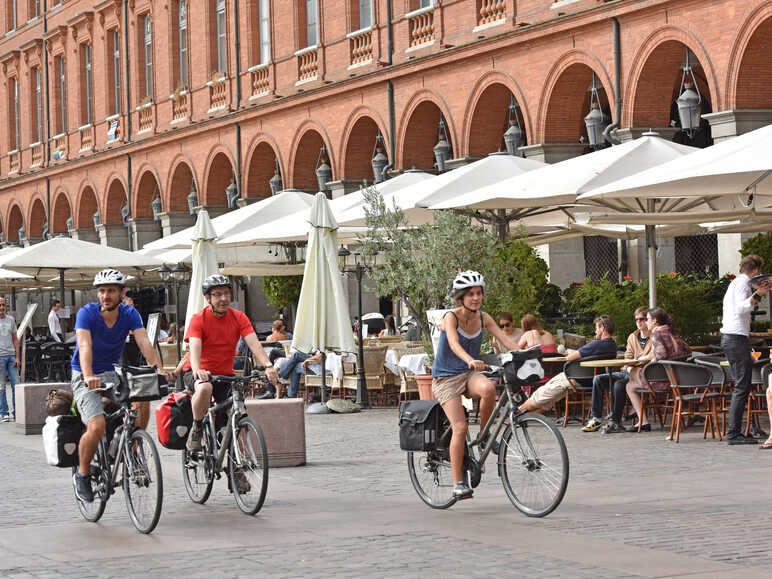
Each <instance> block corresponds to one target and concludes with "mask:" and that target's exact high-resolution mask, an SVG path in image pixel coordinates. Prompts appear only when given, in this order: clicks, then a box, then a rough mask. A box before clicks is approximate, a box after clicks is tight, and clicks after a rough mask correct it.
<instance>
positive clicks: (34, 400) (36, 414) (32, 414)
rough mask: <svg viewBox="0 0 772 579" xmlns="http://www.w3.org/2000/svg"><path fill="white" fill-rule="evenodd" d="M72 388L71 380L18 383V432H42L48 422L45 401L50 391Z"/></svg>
mask: <svg viewBox="0 0 772 579" xmlns="http://www.w3.org/2000/svg"><path fill="white" fill-rule="evenodd" d="M53 389H57V390H68V391H69V390H70V383H69V382H44V383H25V384H17V385H16V432H17V433H18V434H40V433H41V432H42V431H43V425H44V424H45V423H46V411H45V402H46V397H47V396H48V392H49V391H51V390H53Z"/></svg>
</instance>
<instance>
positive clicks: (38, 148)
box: [29, 143, 43, 167]
mask: <svg viewBox="0 0 772 579" xmlns="http://www.w3.org/2000/svg"><path fill="white" fill-rule="evenodd" d="M29 149H30V152H31V154H32V160H31V162H30V167H40V165H42V164H43V143H32V144H31V145H30V146H29Z"/></svg>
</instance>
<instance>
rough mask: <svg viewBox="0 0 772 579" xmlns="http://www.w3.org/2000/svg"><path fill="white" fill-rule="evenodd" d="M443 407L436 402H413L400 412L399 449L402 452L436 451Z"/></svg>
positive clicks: (407, 403) (405, 405)
mask: <svg viewBox="0 0 772 579" xmlns="http://www.w3.org/2000/svg"><path fill="white" fill-rule="evenodd" d="M441 416H442V406H440V404H439V402H437V401H436V400H411V401H410V402H405V403H404V404H403V405H402V408H401V409H400V411H399V447H400V448H401V449H402V450H412V451H428V450H434V448H435V446H436V444H437V437H438V436H439V429H440V423H441V420H440V418H441Z"/></svg>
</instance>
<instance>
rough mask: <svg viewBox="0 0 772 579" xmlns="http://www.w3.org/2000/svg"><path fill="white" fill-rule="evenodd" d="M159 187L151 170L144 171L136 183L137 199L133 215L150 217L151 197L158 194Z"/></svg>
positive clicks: (151, 214) (151, 213) (151, 208)
mask: <svg viewBox="0 0 772 579" xmlns="http://www.w3.org/2000/svg"><path fill="white" fill-rule="evenodd" d="M160 191H161V189H160V188H159V186H158V181H157V180H156V178H155V175H153V173H152V171H145V172H144V173H143V174H142V176H141V177H140V178H139V182H138V183H137V192H136V195H137V199H136V201H135V203H134V212H133V214H132V216H133V217H135V218H136V217H152V216H153V205H152V202H153V199H154V198H155V197H156V196H157V195H159V194H160Z"/></svg>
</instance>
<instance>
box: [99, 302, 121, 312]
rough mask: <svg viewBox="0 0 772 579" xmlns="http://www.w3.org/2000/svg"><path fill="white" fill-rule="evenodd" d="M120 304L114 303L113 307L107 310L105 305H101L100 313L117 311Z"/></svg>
mask: <svg viewBox="0 0 772 579" xmlns="http://www.w3.org/2000/svg"><path fill="white" fill-rule="evenodd" d="M119 305H120V303H116V304H115V305H114V306H113V307H111V308H108V307H107V306H106V305H104V304H102V311H103V312H114V311H115V310H116V309H118V306H119Z"/></svg>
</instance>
